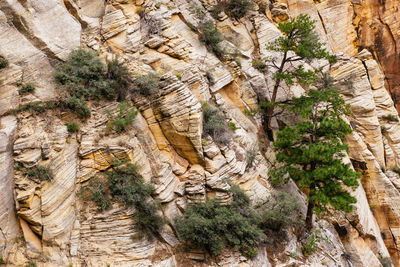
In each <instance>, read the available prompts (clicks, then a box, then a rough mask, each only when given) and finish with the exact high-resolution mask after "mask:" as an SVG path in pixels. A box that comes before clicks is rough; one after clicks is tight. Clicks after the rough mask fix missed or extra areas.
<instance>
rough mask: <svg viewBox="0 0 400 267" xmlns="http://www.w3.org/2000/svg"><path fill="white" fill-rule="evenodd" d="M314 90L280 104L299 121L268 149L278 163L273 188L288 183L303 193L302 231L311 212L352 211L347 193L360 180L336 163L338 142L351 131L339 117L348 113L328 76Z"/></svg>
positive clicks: (341, 153) (339, 150) (339, 149)
mask: <svg viewBox="0 0 400 267" xmlns="http://www.w3.org/2000/svg"><path fill="white" fill-rule="evenodd" d="M317 88H318V89H313V90H309V91H308V92H307V94H306V95H304V96H302V97H299V98H293V99H292V100H291V101H290V102H289V103H288V104H285V105H284V106H285V108H286V109H287V110H288V111H289V112H292V113H293V114H294V115H299V116H300V117H301V121H299V122H297V123H295V125H294V126H286V127H285V128H284V129H283V130H281V131H279V132H278V134H277V140H276V141H275V142H274V149H275V151H277V152H278V153H277V158H276V159H277V161H278V162H280V163H282V164H281V166H280V167H276V168H274V169H272V170H271V172H270V175H271V176H272V177H273V182H274V183H275V184H281V183H283V182H286V181H287V180H288V179H289V178H291V179H292V180H293V181H295V182H296V183H297V184H298V186H299V187H300V188H302V189H303V190H304V192H306V194H307V196H308V210H307V215H306V227H307V228H308V229H311V227H312V212H313V210H314V211H316V213H317V214H320V213H321V212H326V211H328V207H332V208H334V209H336V210H341V211H345V212H350V211H352V209H353V206H352V204H354V203H356V201H357V200H356V199H355V198H354V197H352V196H351V195H350V193H349V192H348V191H347V188H352V189H355V188H356V187H357V186H358V181H357V179H358V178H359V177H360V174H359V173H358V172H355V171H354V170H352V169H351V167H350V164H345V163H343V161H342V159H343V157H344V156H345V152H346V151H348V146H347V145H346V144H344V143H343V142H342V141H341V139H343V138H345V136H346V134H349V133H351V132H352V129H351V127H350V126H349V125H348V124H347V123H346V122H345V121H344V120H343V119H342V116H343V115H345V114H349V113H350V108H349V106H348V105H346V104H345V102H344V100H343V99H342V98H341V97H340V95H339V93H338V90H337V88H335V87H333V86H332V85H331V80H330V79H329V78H328V77H323V79H322V80H321V82H320V83H319V84H317Z"/></svg>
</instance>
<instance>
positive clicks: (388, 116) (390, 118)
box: [382, 114, 399, 122]
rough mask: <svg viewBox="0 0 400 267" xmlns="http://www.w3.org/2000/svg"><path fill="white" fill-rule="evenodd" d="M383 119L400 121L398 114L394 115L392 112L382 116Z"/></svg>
mask: <svg viewBox="0 0 400 267" xmlns="http://www.w3.org/2000/svg"><path fill="white" fill-rule="evenodd" d="M382 119H383V120H385V121H391V122H399V119H398V118H397V116H395V115H392V114H390V115H385V116H382Z"/></svg>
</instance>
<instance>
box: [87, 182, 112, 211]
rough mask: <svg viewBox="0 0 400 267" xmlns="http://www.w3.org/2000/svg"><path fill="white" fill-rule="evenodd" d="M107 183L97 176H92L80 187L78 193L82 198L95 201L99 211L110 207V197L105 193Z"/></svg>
mask: <svg viewBox="0 0 400 267" xmlns="http://www.w3.org/2000/svg"><path fill="white" fill-rule="evenodd" d="M107 191H108V188H107V184H106V182H105V181H103V180H101V179H100V178H98V177H92V178H90V180H89V183H88V185H86V186H84V187H82V189H81V191H80V195H81V197H82V198H83V199H85V200H88V199H90V200H91V201H93V202H95V203H96V204H97V209H98V210H99V211H104V210H107V209H109V208H111V207H112V203H111V199H110V198H109V197H108V195H107Z"/></svg>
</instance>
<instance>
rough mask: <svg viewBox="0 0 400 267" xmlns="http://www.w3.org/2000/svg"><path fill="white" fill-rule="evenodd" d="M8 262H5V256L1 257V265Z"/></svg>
mask: <svg viewBox="0 0 400 267" xmlns="http://www.w3.org/2000/svg"><path fill="white" fill-rule="evenodd" d="M5 263H6V262H5V260H4V258H3V256H0V264H5Z"/></svg>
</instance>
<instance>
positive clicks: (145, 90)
mask: <svg viewBox="0 0 400 267" xmlns="http://www.w3.org/2000/svg"><path fill="white" fill-rule="evenodd" d="M135 85H136V88H137V89H138V92H139V93H140V94H141V95H143V96H147V97H149V96H152V97H155V96H156V95H157V94H158V92H159V90H160V75H159V74H158V73H155V72H151V73H149V74H146V75H140V76H137V77H136V79H135Z"/></svg>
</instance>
